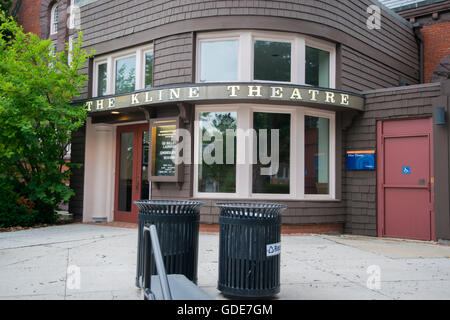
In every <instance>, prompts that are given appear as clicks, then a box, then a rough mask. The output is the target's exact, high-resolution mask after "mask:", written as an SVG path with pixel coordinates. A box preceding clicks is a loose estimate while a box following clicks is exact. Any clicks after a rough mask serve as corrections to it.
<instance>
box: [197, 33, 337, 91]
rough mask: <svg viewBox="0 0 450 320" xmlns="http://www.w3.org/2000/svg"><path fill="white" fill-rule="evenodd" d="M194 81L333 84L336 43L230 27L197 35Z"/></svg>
mask: <svg viewBox="0 0 450 320" xmlns="http://www.w3.org/2000/svg"><path fill="white" fill-rule="evenodd" d="M197 48H199V49H198V50H197V72H196V74H197V79H196V80H197V82H226V81H230V82H232V81H240V82H258V81H261V82H262V81H264V82H280V83H291V84H298V85H311V86H318V87H325V88H334V87H335V77H336V72H335V64H336V47H335V45H334V44H332V43H329V42H325V41H322V40H318V39H312V38H310V37H306V36H302V35H298V34H289V33H276V32H262V31H230V32H211V33H200V34H198V36H197Z"/></svg>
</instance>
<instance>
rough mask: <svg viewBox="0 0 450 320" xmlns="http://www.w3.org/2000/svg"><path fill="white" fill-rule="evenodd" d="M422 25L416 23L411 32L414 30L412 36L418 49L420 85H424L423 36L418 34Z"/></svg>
mask: <svg viewBox="0 0 450 320" xmlns="http://www.w3.org/2000/svg"><path fill="white" fill-rule="evenodd" d="M422 27H423V26H422V25H420V24H419V23H416V24H415V25H414V26H413V30H414V36H415V38H416V42H417V46H418V47H419V79H420V83H425V79H424V64H425V62H424V50H425V49H424V42H423V36H422V33H421V32H420V31H421V29H422Z"/></svg>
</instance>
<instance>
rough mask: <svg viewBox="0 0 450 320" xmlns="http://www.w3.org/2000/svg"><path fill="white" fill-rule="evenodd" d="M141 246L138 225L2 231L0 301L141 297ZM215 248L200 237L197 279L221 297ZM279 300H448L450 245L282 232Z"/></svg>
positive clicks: (209, 238)
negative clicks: (138, 283) (138, 257)
mask: <svg viewBox="0 0 450 320" xmlns="http://www.w3.org/2000/svg"><path fill="white" fill-rule="evenodd" d="M136 246H137V230H136V229H124V228H113V227H104V226H95V225H83V224H72V225H64V226H56V227H48V228H41V229H31V230H25V231H17V232H8V233H0V299H142V295H141V290H139V289H137V288H135V286H134V283H135V273H136ZM218 246H219V237H218V235H217V234H201V235H200V248H199V272H198V275H199V279H198V280H199V281H198V284H199V286H200V287H201V288H202V289H204V290H205V291H206V292H207V293H208V294H210V295H211V296H213V297H215V298H216V299H224V297H223V296H222V295H221V294H220V292H218V291H217V289H216V284H217V268H218ZM78 268H79V269H78ZM77 270H79V271H80V283H79V287H78V283H77V282H76V281H74V279H76V277H74V276H73V273H72V272H75V273H76V271H77ZM378 271H379V272H380V280H381V282H379V283H377V281H376V280H377V277H376V273H377V272H378ZM370 280H375V281H370ZM368 282H369V287H370V288H371V289H369V287H368V285H367V284H368ZM277 298H278V299H299V300H303V299H340V300H342V299H345V300H347V299H383V300H384V299H450V246H445V245H436V244H431V243H424V242H417V241H401V240H386V239H377V238H367V237H354V236H324V235H311V236H283V238H282V255H281V293H280V294H279V295H278V296H277Z"/></svg>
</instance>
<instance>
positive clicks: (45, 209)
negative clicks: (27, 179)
mask: <svg viewBox="0 0 450 320" xmlns="http://www.w3.org/2000/svg"><path fill="white" fill-rule="evenodd" d="M24 190H26V188H24V185H22V184H20V183H17V181H14V180H12V179H7V178H0V228H9V227H16V226H21V227H31V226H34V225H36V224H40V223H54V222H56V219H57V215H56V213H55V211H54V209H53V207H52V206H50V205H48V204H45V203H43V202H42V201H40V200H32V199H31V198H32V195H29V194H23V191H24Z"/></svg>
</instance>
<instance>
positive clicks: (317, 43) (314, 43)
mask: <svg viewBox="0 0 450 320" xmlns="http://www.w3.org/2000/svg"><path fill="white" fill-rule="evenodd" d="M306 47H311V48H315V49H320V50H323V51H327V52H329V53H330V75H329V76H330V79H329V83H330V88H331V89H335V88H336V46H333V45H330V44H329V43H328V42H325V41H322V40H319V39H314V38H310V37H306V38H305V51H306ZM304 59H305V60H304V61H305V62H304V64H306V52H305V57H304ZM304 79H305V85H307V86H309V84H306V75H305V77H304Z"/></svg>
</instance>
